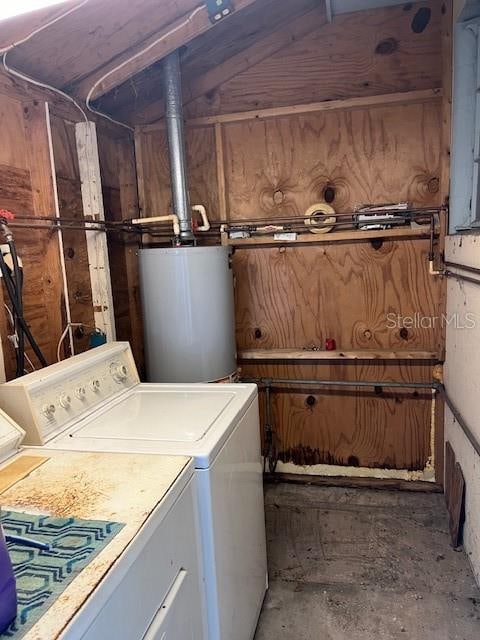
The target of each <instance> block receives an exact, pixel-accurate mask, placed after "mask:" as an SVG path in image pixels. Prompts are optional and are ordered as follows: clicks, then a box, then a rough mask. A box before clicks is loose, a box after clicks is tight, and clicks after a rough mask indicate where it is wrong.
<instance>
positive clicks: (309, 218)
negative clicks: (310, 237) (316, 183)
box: [305, 202, 337, 233]
mask: <svg viewBox="0 0 480 640" xmlns="http://www.w3.org/2000/svg"><path fill="white" fill-rule="evenodd" d="M336 220H337V219H336V217H335V209H334V208H333V207H331V206H330V205H329V204H327V203H326V202H318V203H317V204H312V206H311V207H309V208H308V209H307V210H306V211H305V226H306V227H308V230H309V231H310V233H328V232H329V231H331V230H332V229H333V227H334V224H335V222H336Z"/></svg>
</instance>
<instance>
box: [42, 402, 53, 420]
mask: <svg viewBox="0 0 480 640" xmlns="http://www.w3.org/2000/svg"><path fill="white" fill-rule="evenodd" d="M55 411H56V407H55V405H54V404H44V405H43V407H42V413H43V415H45V416H47V418H53V415H54V414H55Z"/></svg>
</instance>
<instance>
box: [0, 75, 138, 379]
mask: <svg viewBox="0 0 480 640" xmlns="http://www.w3.org/2000/svg"><path fill="white" fill-rule="evenodd" d="M45 101H48V102H49V110H50V124H51V134H52V143H53V145H52V146H53V156H54V166H55V178H56V181H54V180H53V176H52V171H51V158H50V150H49V144H48V128H47V112H46V106H45ZM79 117H80V116H79V114H78V113H77V112H76V111H75V110H72V108H71V105H69V104H68V103H66V104H65V103H63V102H62V101H60V100H58V99H57V98H55V97H53V96H52V94H50V93H48V92H42V91H40V90H39V91H37V90H34V91H32V90H31V89H30V88H28V87H24V86H22V84H20V83H18V84H17V83H13V82H12V81H11V80H10V79H9V78H8V77H7V76H5V75H4V74H2V73H0V133H1V134H2V145H1V149H0V208H4V209H9V210H11V211H13V213H14V214H15V215H16V220H17V221H19V222H22V218H24V222H25V224H26V225H31V228H28V229H14V236H15V240H16V244H17V250H18V252H19V255H20V257H21V259H22V261H23V267H24V276H25V287H24V305H25V318H26V321H27V323H28V324H29V326H30V328H31V330H32V333H33V335H34V337H35V338H36V340H37V342H38V344H39V346H40V348H41V349H42V351H43V353H44V355H45V357H46V359H47V361H48V362H49V363H53V362H55V361H56V360H57V353H56V352H57V344H58V341H59V339H60V336H61V334H62V332H63V329H64V327H65V326H66V323H67V314H66V296H65V287H64V283H63V276H62V268H61V253H60V251H61V249H60V244H59V236H58V231H57V230H52V229H38V228H36V227H35V225H36V224H38V223H40V224H45V222H41V221H40V220H38V221H36V220H35V219H33V220H31V219H30V217H32V216H33V217H37V218H41V217H42V216H46V217H52V216H55V215H56V203H55V182H56V188H57V194H58V204H59V213H60V217H61V218H68V219H74V220H79V221H81V220H82V219H83V206H82V197H81V185H80V178H79V170H78V162H77V155H76V144H75V129H74V127H75V121H78V119H79ZM100 131H101V135H102V141H103V143H104V145H105V147H108V151H106V152H104V153H103V159H104V162H103V165H104V166H106V165H107V159H108V162H109V165H110V166H111V165H112V163H114V172H115V180H116V183H115V187H116V188H117V192H115V195H117V196H118V202H116V204H115V206H110V203H111V202H112V199H110V200H109V201H108V202H109V206H108V216H109V217H110V218H111V219H122V218H129V217H130V218H131V217H134V216H136V215H137V211H138V208H137V200H136V174H135V164H134V160H133V154H134V147H133V139H132V138H128V137H125V135H124V133H123V132H121V131H120V132H117V131H116V130H115V128H113V127H110V126H108V127H103V126H102V125H100ZM109 188H110V185H109V184H108V180H107V189H106V196H107V197H108V196H109V194H110V192H109ZM113 200H115V198H114V199H113ZM115 241H116V238H112V242H111V243H110V244H111V258H112V262H113V263H114V264H113V269H112V275H113V281H114V283H115V287H114V289H115V290H114V298H115V300H114V302H115V311H116V314H117V316H118V318H117V324H118V327H119V332H118V334H119V337H120V339H130V337H132V336H133V337H135V336H138V335H139V329H138V327H139V323H140V322H141V320H140V317H139V311H138V310H137V309H136V308H135V309H134V306H131V305H130V296H133V298H134V299H135V296H136V295H137V293H136V292H137V288H138V287H137V285H136V284H135V278H136V259H131V262H132V265H131V267H130V268H129V269H126V268H125V262H126V261H127V260H128V256H129V255H132V256H134V255H135V251H134V248H132V250H131V251H130V246H128V248H127V247H126V245H125V244H124V240H123V238H122V239H121V242H120V243H119V244H115ZM135 246H136V245H135ZM116 247H118V251H117V250H116ZM132 247H133V245H132ZM129 252H130V253H129ZM63 255H64V258H65V269H66V276H67V289H68V297H69V304H70V313H71V318H72V321H73V322H78V323H82V324H83V325H84V327H83V329H78V330H74V332H73V335H74V349H75V352H77V353H78V352H81V351H83V350H85V349H86V348H88V334H89V333H90V332H91V331H92V330H93V329H94V328H95V327H94V319H93V308H92V292H91V282H90V273H89V266H88V256H87V248H86V237H85V232H83V231H82V230H65V231H64V232H63ZM127 290H128V294H126V293H125V292H126V291H127ZM3 294H4V292H2V295H3ZM125 298H127V300H128V302H127V303H125ZM0 302H1V304H2V307H3V303H4V302H5V303H7V302H8V299H7V297H6V295H3V297H2V298H1V299H0ZM0 333H1V339H2V347H3V351H4V354H5V368H6V374H7V378H11V377H13V375H14V373H15V363H14V360H15V358H14V351H13V347H12V345H11V342H10V341H9V339H8V335H10V334H11V333H12V330H11V327H10V326H9V321H8V313H7V311H6V310H5V309H3V311H2V312H0ZM141 343H142V339H141V338H138V339H137V340H136V341H135V348H136V356H137V360H138V363H139V366H140V367H141V366H142V362H143V360H142V351H141V349H142V344H141ZM69 353H70V352H69V347H68V340H67V341H65V343H64V345H63V350H62V351H61V355H62V356H67V355H69ZM28 355H29V357H30V358H31V360H32V362H33V364H34V365H35V366H38V362H37V361H36V359H35V357H34V355H33V354H32V352H31V350H28Z"/></svg>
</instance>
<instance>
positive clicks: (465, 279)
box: [443, 261, 480, 285]
mask: <svg viewBox="0 0 480 640" xmlns="http://www.w3.org/2000/svg"><path fill="white" fill-rule="evenodd" d="M443 264H444V265H445V266H446V267H451V268H453V269H460V270H461V271H466V272H467V273H473V274H474V275H476V276H477V277H476V278H472V277H470V276H467V275H465V274H464V273H458V272H457V271H450V270H449V269H446V270H445V271H444V273H443V275H444V276H445V277H446V278H455V279H456V280H462V281H463V282H470V283H471V284H476V285H480V269H478V268H477V267H470V266H469V265H466V264H460V263H459V262H449V261H445V262H444V263H443Z"/></svg>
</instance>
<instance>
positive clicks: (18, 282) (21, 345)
mask: <svg viewBox="0 0 480 640" xmlns="http://www.w3.org/2000/svg"><path fill="white" fill-rule="evenodd" d="M7 244H8V246H9V248H10V255H11V257H12V264H13V284H14V291H15V293H16V296H17V308H18V315H17V314H16V313H15V312H14V321H15V322H14V324H15V332H16V334H17V339H18V348H17V378H18V377H20V376H23V374H24V373H25V333H24V331H23V328H22V326H21V322H20V320H19V318H23V273H22V270H21V269H20V264H19V262H18V256H17V251H16V249H15V244H14V242H13V240H7ZM14 311H15V310H14Z"/></svg>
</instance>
